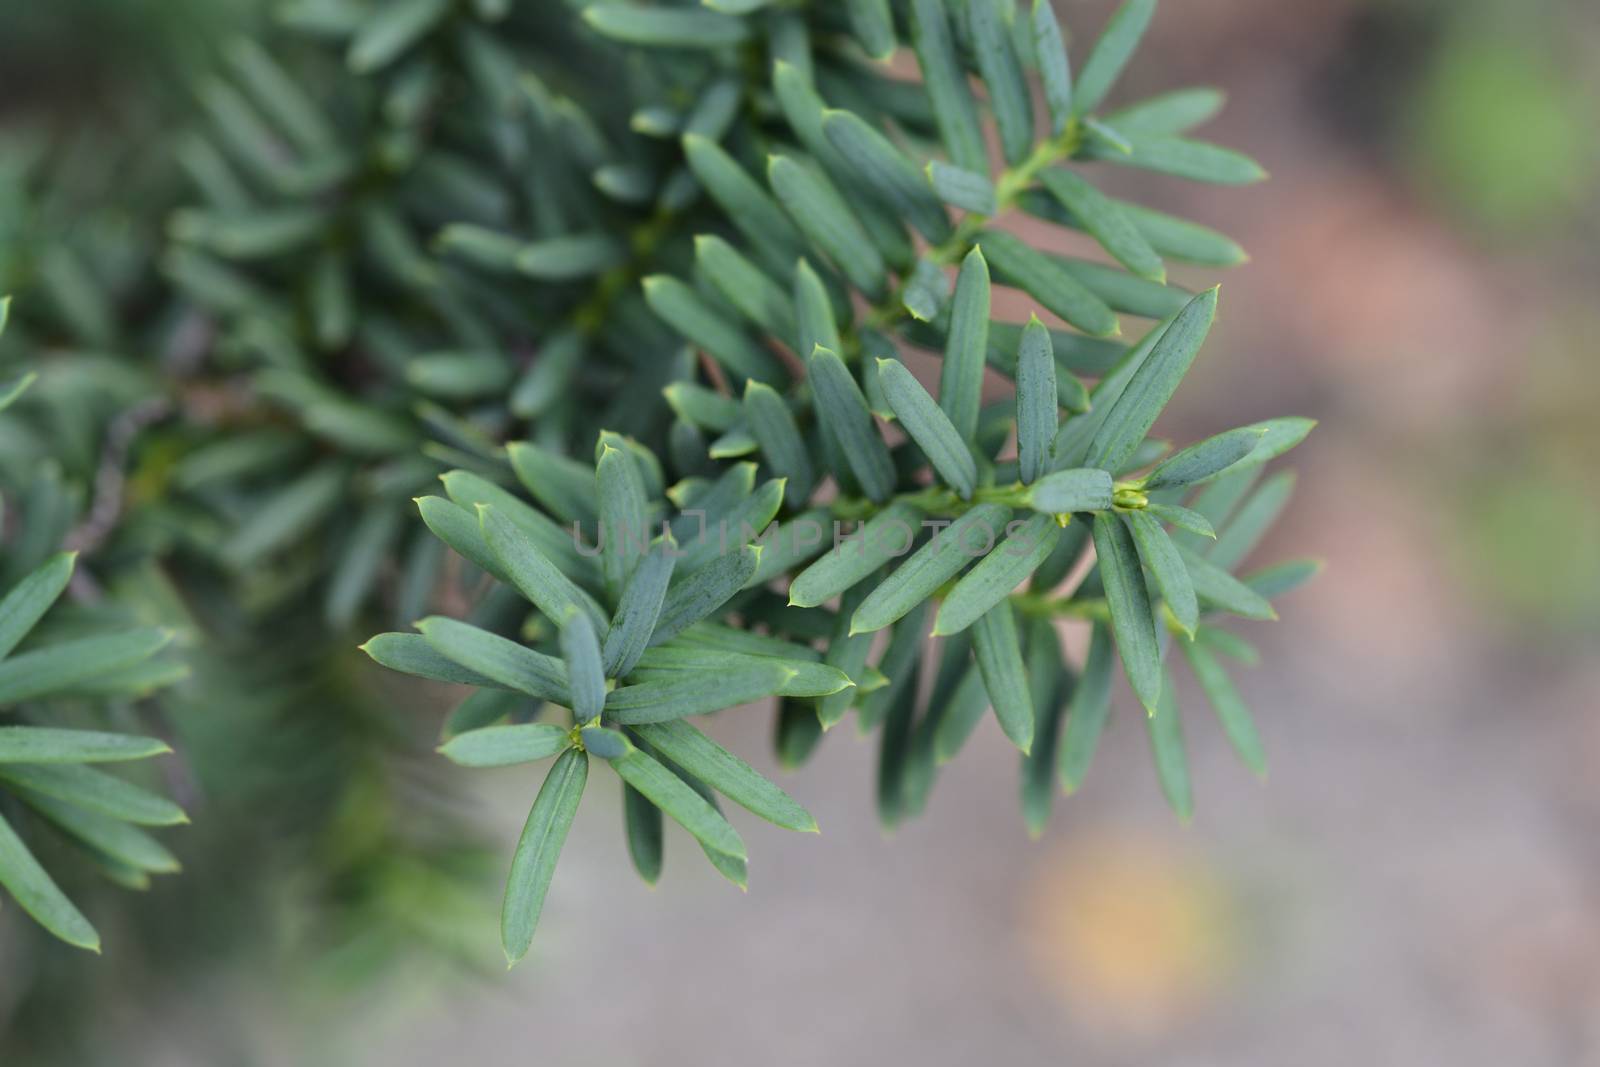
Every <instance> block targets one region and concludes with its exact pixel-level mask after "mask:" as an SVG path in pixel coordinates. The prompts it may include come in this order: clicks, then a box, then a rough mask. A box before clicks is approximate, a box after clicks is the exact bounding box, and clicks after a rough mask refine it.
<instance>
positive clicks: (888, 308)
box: [850, 119, 1083, 345]
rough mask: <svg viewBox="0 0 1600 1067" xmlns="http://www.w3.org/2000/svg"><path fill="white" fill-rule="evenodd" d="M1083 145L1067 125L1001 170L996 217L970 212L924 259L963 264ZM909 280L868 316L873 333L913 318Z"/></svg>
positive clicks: (1078, 129) (1076, 127)
mask: <svg viewBox="0 0 1600 1067" xmlns="http://www.w3.org/2000/svg"><path fill="white" fill-rule="evenodd" d="M1082 143H1083V128H1082V126H1081V125H1080V124H1079V122H1078V120H1077V119H1073V120H1072V121H1071V122H1070V123H1068V125H1067V128H1066V129H1065V130H1062V131H1061V133H1060V134H1058V135H1057V136H1055V137H1050V138H1046V139H1045V140H1043V141H1041V142H1039V144H1038V145H1037V146H1036V147H1035V148H1034V150H1033V152H1032V154H1031V155H1029V156H1028V158H1027V159H1025V160H1023V161H1022V162H1021V163H1018V164H1017V165H1016V166H1015V167H1008V168H1006V169H1004V170H1002V171H1001V172H1000V174H999V176H998V177H997V178H996V179H995V186H994V189H995V205H996V207H995V213H994V214H993V215H979V214H976V213H974V212H969V213H968V214H967V215H966V216H964V217H963V218H962V220H961V221H960V222H959V223H957V224H956V228H955V230H954V231H953V232H952V233H951V234H950V236H949V237H947V238H945V239H944V240H943V241H941V242H939V243H938V244H936V245H933V246H932V247H930V248H929V249H928V250H927V251H926V252H924V253H923V258H924V259H928V260H931V261H933V262H934V263H938V264H940V265H941V266H950V265H952V264H955V263H960V262H961V260H962V259H963V258H965V257H966V255H967V253H969V252H971V251H972V248H973V245H975V244H976V243H977V238H978V235H979V234H980V233H982V232H983V228H984V227H985V226H986V225H988V224H989V223H990V222H992V221H993V220H994V219H996V218H999V217H1000V216H1001V215H1004V214H1006V213H1007V212H1009V211H1011V210H1012V209H1013V208H1015V207H1016V206H1017V201H1018V200H1019V199H1021V197H1022V194H1023V193H1025V192H1027V191H1028V188H1029V187H1030V186H1032V185H1033V183H1034V180H1035V179H1037V178H1038V176H1039V172H1040V171H1042V170H1045V169H1047V168H1049V167H1053V166H1055V165H1056V164H1057V163H1061V162H1064V161H1065V160H1067V159H1069V158H1071V156H1072V154H1073V153H1074V152H1076V151H1077V150H1078V148H1079V147H1080V146H1081V145H1082ZM906 284H907V279H905V278H902V279H901V280H900V282H899V284H897V285H896V286H895V287H894V289H893V290H892V291H891V292H890V293H889V295H888V296H887V297H885V298H884V299H883V300H882V301H881V302H879V303H877V304H874V305H873V306H872V309H871V310H870V311H869V312H868V313H867V316H866V320H865V322H864V323H863V325H865V326H869V327H872V328H874V329H887V328H891V327H893V326H895V325H897V324H899V323H900V322H901V321H902V320H904V319H905V317H906V316H907V315H908V314H910V312H908V311H907V310H906V306H905V299H904V297H905V289H906ZM850 343H851V344H852V345H854V344H856V343H857V342H856V338H855V334H854V333H853V332H852V334H851V336H850Z"/></svg>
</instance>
